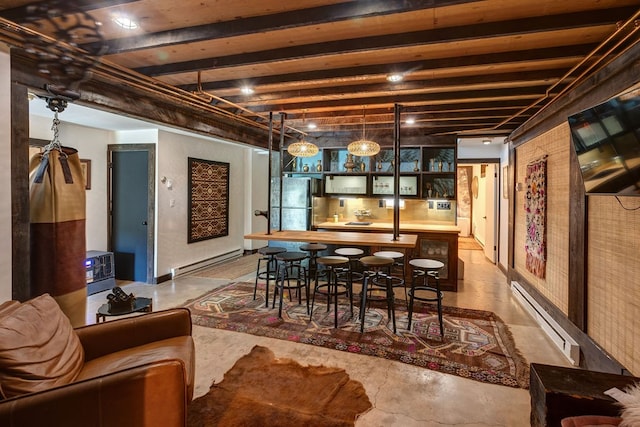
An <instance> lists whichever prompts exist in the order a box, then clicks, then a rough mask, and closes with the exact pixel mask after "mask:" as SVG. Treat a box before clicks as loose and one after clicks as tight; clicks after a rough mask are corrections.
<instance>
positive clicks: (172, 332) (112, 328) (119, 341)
mask: <svg viewBox="0 0 640 427" xmlns="http://www.w3.org/2000/svg"><path fill="white" fill-rule="evenodd" d="M75 331H76V333H77V334H78V338H79V339H80V342H81V343H82V347H83V348H84V353H85V361H89V360H92V359H95V358H97V357H101V356H104V355H106V354H109V353H114V352H116V351H121V350H125V349H127V348H133V347H137V346H139V345H144V344H149V343H151V342H155V341H160V340H164V339H167V338H173V337H179V336H184V335H191V312H190V311H189V310H188V309H186V308H174V309H170V310H163V311H156V312H153V313H147V314H142V315H139V316H135V317H127V318H124V319H118V320H113V321H110V322H105V323H99V324H96V325H88V326H83V327H81V328H76V329H75Z"/></svg>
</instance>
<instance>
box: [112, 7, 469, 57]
mask: <svg viewBox="0 0 640 427" xmlns="http://www.w3.org/2000/svg"><path fill="white" fill-rule="evenodd" d="M474 2H480V0H444V1H443V0H439V1H438V2H437V7H439V8H440V7H445V6H448V5H451V4H460V3H474ZM434 7H436V2H435V1H434V0H427V1H409V2H408V1H406V0H367V1H366V2H362V1H360V2H347V3H340V4H333V5H327V6H317V7H312V8H306V9H298V10H291V11H286V12H280V13H274V14H270V15H262V16H253V17H249V18H244V19H235V20H232V21H225V22H216V23H212V24H204V25H197V26H192V27H189V28H178V29H173V30H167V31H161V32H156V33H153V34H147V35H142V36H134V37H126V38H120V39H114V40H110V41H109V49H108V51H107V54H119V53H125V52H132V51H137V50H142V49H148V48H157V47H159V46H171V45H176V44H183V43H194V42H199V41H203V40H212V39H219V38H229V37H237V36H242V35H247V34H263V33H266V32H269V31H276V30H278V31H281V30H283V29H286V28H301V27H308V26H313V25H319V24H325V23H333V22H338V21H345V20H350V19H362V18H368V17H375V16H384V15H389V14H395V13H403V12H413V11H418V10H424V9H431V8H434Z"/></svg>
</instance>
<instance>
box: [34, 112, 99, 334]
mask: <svg viewBox="0 0 640 427" xmlns="http://www.w3.org/2000/svg"><path fill="white" fill-rule="evenodd" d="M56 120H57V113H56V119H55V120H54V127H56V129H54V135H55V136H54V141H52V143H51V144H49V145H47V146H46V147H45V149H44V152H43V153H39V154H36V155H35V156H33V157H32V158H31V161H30V163H29V196H30V217H31V223H30V248H31V254H30V263H31V269H30V272H31V286H30V288H31V297H35V296H38V295H42V294H43V293H49V294H50V295H51V296H53V297H54V298H55V299H56V301H57V302H58V304H59V305H60V307H61V308H62V310H63V312H64V313H65V314H66V315H67V316H68V317H69V319H70V320H71V324H72V325H73V326H81V325H84V324H85V323H86V300H87V283H86V270H85V266H84V262H85V259H86V243H85V233H86V232H85V222H86V214H85V206H86V194H85V185H84V179H83V175H82V166H81V164H80V158H79V156H78V151H77V150H75V149H73V148H68V147H62V146H61V145H60V144H59V143H58V142H57V124H56Z"/></svg>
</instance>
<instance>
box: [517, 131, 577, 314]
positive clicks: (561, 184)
mask: <svg viewBox="0 0 640 427" xmlns="http://www.w3.org/2000/svg"><path fill="white" fill-rule="evenodd" d="M570 142H571V138H570V134H569V126H568V125H567V124H563V125H560V126H558V127H555V128H554V129H551V130H550V131H548V132H545V133H543V134H542V135H540V136H538V137H536V138H533V139H532V140H531V141H529V142H527V143H526V144H523V145H521V146H519V147H517V148H516V171H515V172H516V176H515V180H516V182H517V183H523V185H524V182H525V177H526V168H527V163H529V162H530V161H532V160H535V159H538V158H540V157H542V156H544V155H547V156H548V157H547V218H546V234H547V269H546V275H545V278H544V279H540V278H538V277H536V276H534V275H533V274H531V273H529V271H527V268H526V265H525V260H526V254H525V250H524V245H525V238H526V224H525V211H524V198H525V194H526V189H524V188H523V189H522V190H521V191H516V192H515V219H514V249H513V251H514V264H515V267H514V268H515V270H516V271H517V272H518V273H519V274H520V275H522V276H523V277H525V278H526V279H527V281H528V282H529V283H530V284H531V285H532V286H534V287H535V288H536V289H537V290H538V291H539V292H540V293H541V294H542V295H544V296H545V297H546V298H547V299H548V300H549V301H550V302H551V303H553V304H554V305H555V306H556V307H558V308H559V309H560V310H561V311H562V312H563V313H565V314H567V313H568V307H569V298H568V285H567V283H568V257H569V238H568V237H569V148H570V145H569V144H570Z"/></svg>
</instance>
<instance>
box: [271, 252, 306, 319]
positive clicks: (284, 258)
mask: <svg viewBox="0 0 640 427" xmlns="http://www.w3.org/2000/svg"><path fill="white" fill-rule="evenodd" d="M305 259H307V255H306V254H305V253H302V252H282V253H279V254H277V255H276V261H277V262H278V270H277V274H276V277H277V279H276V281H275V288H274V290H273V304H272V306H271V308H275V306H276V294H277V293H280V307H279V308H278V317H282V299H283V296H284V291H285V289H287V290H289V299H290V300H291V289H295V290H296V292H297V293H298V304H302V288H304V289H305V291H306V297H305V299H306V301H307V314H309V277H308V276H307V268H306V267H305V266H304V265H302V261H303V260H305ZM292 280H295V283H294V284H293V285H292V284H291V281H292ZM285 281H286V284H285Z"/></svg>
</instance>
